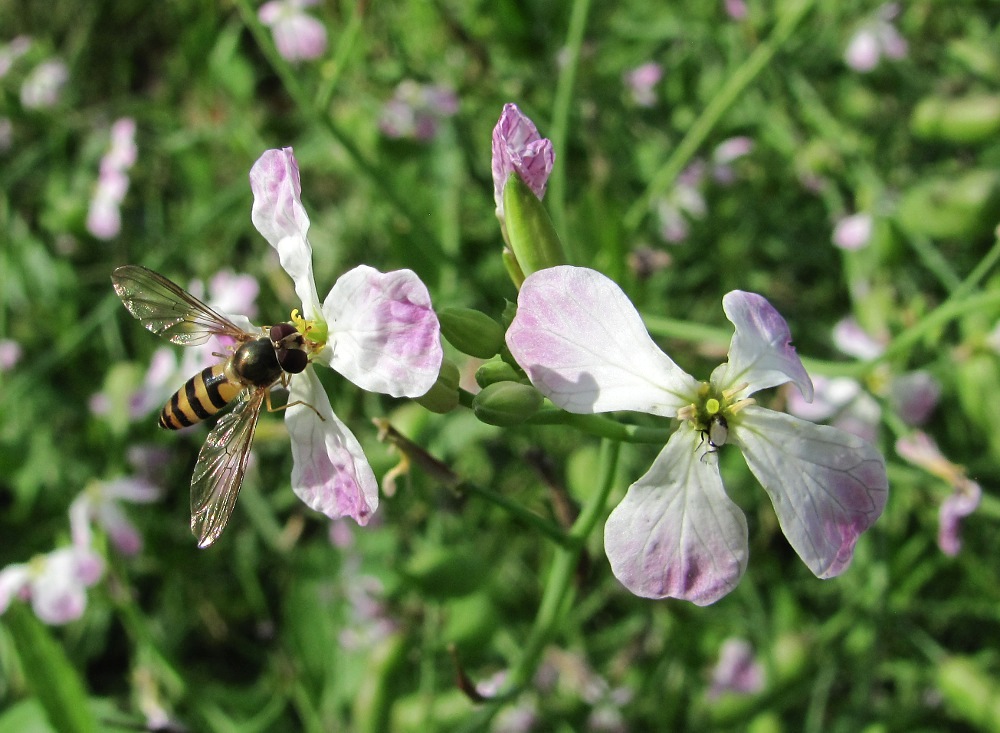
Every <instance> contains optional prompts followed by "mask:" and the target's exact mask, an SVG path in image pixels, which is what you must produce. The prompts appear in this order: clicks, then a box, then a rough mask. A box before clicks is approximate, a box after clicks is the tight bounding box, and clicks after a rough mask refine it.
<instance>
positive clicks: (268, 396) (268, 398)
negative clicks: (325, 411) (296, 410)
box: [264, 390, 326, 422]
mask: <svg viewBox="0 0 1000 733" xmlns="http://www.w3.org/2000/svg"><path fill="white" fill-rule="evenodd" d="M264 400H265V401H266V402H267V411H268V412H282V411H283V410H287V409H288V408H289V407H297V406H298V405H304V406H306V407H308V408H309V409H310V410H312V411H313V412H315V413H316V417H318V418H319V419H320V421H321V422H326V418H325V417H323V416H322V415H320V414H319V410H317V409H316V408H315V407H313V406H312V405H310V404H309V403H308V402H306V401H305V400H295V402H286V403H285V404H283V405H280V406H279V407H275V406H274V405H272V404H271V391H270V390H268V392H267V394H266V395H265V396H264Z"/></svg>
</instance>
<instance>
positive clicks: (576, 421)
mask: <svg viewBox="0 0 1000 733" xmlns="http://www.w3.org/2000/svg"><path fill="white" fill-rule="evenodd" d="M526 424H528V425H571V426H573V427H574V428H576V429H577V430H579V431H581V432H584V433H588V434H590V435H596V436H597V437H599V438H608V439H610V440H617V441H620V442H623V443H653V444H656V443H659V444H661V445H662V444H663V443H666V442H667V439H668V438H669V437H670V435H671V434H672V433H673V430H669V429H667V428H649V427H641V426H638V425H626V424H624V423H620V422H618V421H617V420H614V419H612V418H610V417H605V416H604V415H576V414H573V413H571V412H565V411H564V410H560V409H559V408H556V407H554V408H550V409H545V410H542V411H540V412H538V413H536V414H535V415H532V416H531V417H530V418H528V420H527V421H526Z"/></svg>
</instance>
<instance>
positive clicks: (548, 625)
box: [511, 441, 621, 689]
mask: <svg viewBox="0 0 1000 733" xmlns="http://www.w3.org/2000/svg"><path fill="white" fill-rule="evenodd" d="M620 449H621V444H619V443H616V442H613V441H605V442H604V443H603V444H602V446H601V480H600V485H599V487H598V490H597V491H595V492H594V494H593V495H592V496H591V497H590V500H589V502H588V503H587V505H586V506H584V508H583V511H582V512H580V516H579V517H577V520H576V521H575V522H574V523H573V527H572V528H571V529H570V532H569V537H570V539H571V540H572V544H571V545H570V546H568V547H558V548H556V551H555V557H554V558H553V560H552V567H551V568H550V569H549V577H548V579H547V580H546V582H545V591H544V592H543V594H542V602H541V605H540V606H539V608H538V615H537V616H535V623H534V626H533V627H532V629H531V633H530V635H529V636H528V640H527V642H526V643H525V645H524V653H523V654H522V655H521V659H520V660H519V661H518V663H517V666H516V667H515V668H514V670H513V672H512V673H511V685H512V687H513V688H514V689H519V688H521V687H523V686H525V685H527V684H528V683H530V682H531V679H532V678H533V677H534V676H535V672H536V671H537V669H538V664H539V662H540V661H541V657H542V652H543V651H544V650H545V647H546V645H548V643H549V642H550V641H551V640H552V637H554V636H555V634H556V631H557V630H558V628H559V623H560V621H562V618H563V616H564V614H565V611H566V608H567V606H568V604H567V602H566V601H567V599H568V598H569V595H570V593H571V592H572V581H573V575H574V572H575V571H576V567H577V564H578V562H579V560H580V553H581V551H582V550H583V545H584V542H585V541H586V539H587V537H588V536H590V533H591V532H592V531H593V529H594V526H595V525H596V524H597V522H598V520H599V519H600V518H601V517H602V516H603V515H604V507H605V504H607V501H608V495H609V494H610V493H611V489H612V487H613V486H614V478H615V473H616V471H617V469H618V454H619V451H620Z"/></svg>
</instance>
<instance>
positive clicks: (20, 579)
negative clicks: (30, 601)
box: [0, 563, 31, 613]
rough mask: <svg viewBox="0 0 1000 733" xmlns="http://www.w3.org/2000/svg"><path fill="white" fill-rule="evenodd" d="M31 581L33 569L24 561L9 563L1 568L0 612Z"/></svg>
mask: <svg viewBox="0 0 1000 733" xmlns="http://www.w3.org/2000/svg"><path fill="white" fill-rule="evenodd" d="M30 581H31V571H30V570H29V569H28V566H27V565H26V564H24V563H17V564H14V565H8V566H7V567H5V568H4V569H3V570H0V613H4V612H5V611H6V610H7V606H9V605H10V602H11V601H12V600H14V598H15V597H17V596H19V595H20V594H21V591H22V590H23V589H24V588H25V587H27V585H28V583H29V582H30Z"/></svg>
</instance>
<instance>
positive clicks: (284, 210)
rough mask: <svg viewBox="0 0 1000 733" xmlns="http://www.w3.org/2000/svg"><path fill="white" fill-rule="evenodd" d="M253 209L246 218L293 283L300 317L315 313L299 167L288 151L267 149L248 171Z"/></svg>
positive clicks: (315, 301)
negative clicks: (276, 251) (300, 309)
mask: <svg viewBox="0 0 1000 733" xmlns="http://www.w3.org/2000/svg"><path fill="white" fill-rule="evenodd" d="M250 188H251V189H252V190H253V209H252V210H251V212H250V219H251V220H252V221H253V225H254V226H255V227H257V230H258V231H259V232H260V233H261V234H263V235H264V238H265V239H266V240H267V241H268V242H269V243H270V245H271V246H272V247H274V248H275V249H276V250H278V260H279V261H280V262H281V267H282V268H283V269H284V270H285V272H287V273H288V274H289V276H290V277H291V278H292V281H293V282H294V283H295V293H296V294H297V295H298V296H299V300H300V301H302V312H303V315H304V316H305V317H306V318H308V319H314V318H315V317H316V314H317V313H319V295H318V294H317V292H316V281H315V280H314V279H313V269H312V245H310V244H309V240H308V239H307V238H306V233H307V232H308V231H309V216H308V215H307V214H306V210H305V208H304V207H303V206H302V186H301V184H300V183H299V166H298V163H297V162H296V161H295V156H294V155H293V154H292V149H291V148H283V149H282V150H267V151H265V152H264V154H263V155H261V156H260V159H259V160H258V161H257V162H256V163H254V164H253V168H251V169H250Z"/></svg>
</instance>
